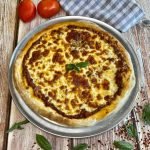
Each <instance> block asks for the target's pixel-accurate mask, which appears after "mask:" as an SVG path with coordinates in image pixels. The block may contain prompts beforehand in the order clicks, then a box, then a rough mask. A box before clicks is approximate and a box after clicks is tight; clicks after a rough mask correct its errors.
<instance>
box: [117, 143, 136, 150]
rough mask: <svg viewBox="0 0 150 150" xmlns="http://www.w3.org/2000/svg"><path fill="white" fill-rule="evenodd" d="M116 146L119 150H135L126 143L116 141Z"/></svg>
mask: <svg viewBox="0 0 150 150" xmlns="http://www.w3.org/2000/svg"><path fill="white" fill-rule="evenodd" d="M114 145H115V147H116V148H119V150H133V145H132V144H130V143H129V142H126V141H114Z"/></svg>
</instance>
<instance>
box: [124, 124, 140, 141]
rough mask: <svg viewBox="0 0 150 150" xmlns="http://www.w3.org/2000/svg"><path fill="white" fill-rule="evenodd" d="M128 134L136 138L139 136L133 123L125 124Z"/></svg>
mask: <svg viewBox="0 0 150 150" xmlns="http://www.w3.org/2000/svg"><path fill="white" fill-rule="evenodd" d="M125 128H126V131H127V134H128V136H131V137H133V138H136V137H137V136H138V134H137V130H136V128H135V127H134V125H133V124H129V125H126V126H125Z"/></svg>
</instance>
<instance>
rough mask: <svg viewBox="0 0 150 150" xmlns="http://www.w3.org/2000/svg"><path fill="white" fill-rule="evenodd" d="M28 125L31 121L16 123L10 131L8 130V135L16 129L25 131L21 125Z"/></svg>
mask: <svg viewBox="0 0 150 150" xmlns="http://www.w3.org/2000/svg"><path fill="white" fill-rule="evenodd" d="M27 123H29V121H28V120H27V119H26V120H24V121H21V122H16V123H14V124H13V125H12V127H11V128H10V129H9V130H7V133H8V132H11V131H13V130H15V129H17V130H22V129H24V128H23V127H22V126H21V125H24V124H27Z"/></svg>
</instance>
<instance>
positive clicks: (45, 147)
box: [36, 134, 52, 150]
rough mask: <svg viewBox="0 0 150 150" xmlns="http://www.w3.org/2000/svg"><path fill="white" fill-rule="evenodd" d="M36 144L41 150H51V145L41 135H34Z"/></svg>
mask: <svg viewBox="0 0 150 150" xmlns="http://www.w3.org/2000/svg"><path fill="white" fill-rule="evenodd" d="M36 142H37V143H38V145H39V146H40V147H41V148H42V149H43V150H51V149H52V146H51V144H50V143H49V141H48V140H47V139H46V138H45V137H44V136H43V135H40V134H36Z"/></svg>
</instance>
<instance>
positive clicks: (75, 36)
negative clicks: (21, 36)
mask: <svg viewBox="0 0 150 150" xmlns="http://www.w3.org/2000/svg"><path fill="white" fill-rule="evenodd" d="M13 72H14V73H13V74H14V81H15V87H16V89H17V91H18V92H19V94H20V95H21V97H22V99H23V100H24V101H25V103H26V104H27V105H28V106H29V107H30V108H31V109H32V110H33V111H35V112H36V113H37V114H39V115H41V116H43V117H45V118H47V119H49V120H50V121H54V122H56V123H59V124H63V125H67V126H72V127H76V126H80V127H81V126H91V125H93V124H95V123H97V122H98V121H100V120H102V119H104V118H105V117H106V116H108V115H109V114H111V113H115V112H116V110H117V108H118V107H119V106H121V105H123V103H125V101H126V99H127V98H128V96H129V94H130V93H131V91H132V89H133V87H134V85H135V75H134V70H133V65H132V61H131V58H130V56H129V54H128V52H127V51H126V49H125V48H124V47H123V46H122V44H121V43H120V42H119V41H118V40H117V39H116V38H115V37H114V36H112V35H111V34H110V33H108V32H106V31H104V30H103V29H101V28H100V27H99V26H98V25H95V24H94V23H90V22H86V21H69V22H62V23H57V24H55V25H50V26H49V27H48V28H46V29H44V30H42V31H41V32H39V33H37V34H36V35H34V36H33V37H32V38H31V39H30V40H29V41H28V42H27V44H26V45H25V47H24V48H23V49H22V51H21V52H20V54H19V55H18V56H17V59H16V61H15V65H14V71H13Z"/></svg>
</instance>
